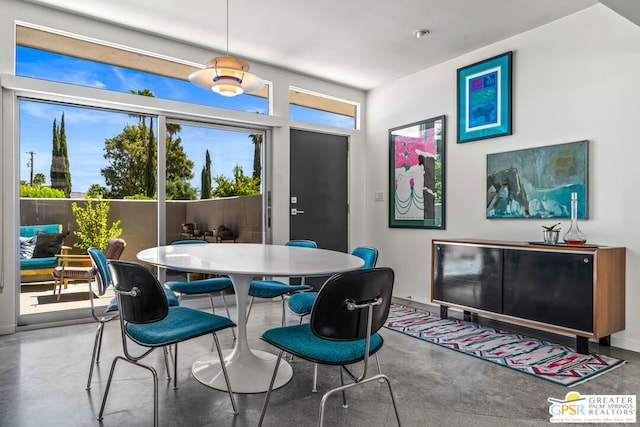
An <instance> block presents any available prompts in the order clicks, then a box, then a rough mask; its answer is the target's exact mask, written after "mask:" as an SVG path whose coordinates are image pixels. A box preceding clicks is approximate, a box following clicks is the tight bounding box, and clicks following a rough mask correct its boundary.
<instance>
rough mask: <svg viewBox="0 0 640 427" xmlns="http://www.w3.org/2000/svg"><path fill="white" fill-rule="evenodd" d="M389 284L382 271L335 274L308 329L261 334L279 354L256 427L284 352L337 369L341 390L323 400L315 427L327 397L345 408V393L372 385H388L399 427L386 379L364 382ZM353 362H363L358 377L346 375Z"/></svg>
mask: <svg viewBox="0 0 640 427" xmlns="http://www.w3.org/2000/svg"><path fill="white" fill-rule="evenodd" d="M393 281H394V273H393V270H392V269H390V268H386V267H385V268H373V269H367V270H356V271H350V272H347V273H338V274H335V275H333V276H332V277H331V278H329V280H327V281H326V282H325V284H324V285H323V286H322V288H321V289H320V292H319V293H318V297H317V300H316V303H315V304H314V306H313V309H312V311H311V321H310V323H303V324H298V325H293V326H286V327H280V328H274V329H270V330H268V331H266V332H265V333H264V334H262V337H261V338H262V339H263V340H264V341H266V342H267V343H269V344H271V345H273V346H274V347H276V348H278V349H280V352H279V354H278V359H277V360H276V364H275V369H274V372H273V376H272V378H271V383H270V385H269V389H268V391H267V395H266V397H265V400H264V404H263V406H262V412H261V413H260V420H259V422H258V426H261V425H262V423H263V421H264V416H265V413H266V411H267V406H268V405H269V398H270V397H271V393H272V391H273V384H274V381H275V379H276V375H277V373H278V368H279V366H280V361H281V359H282V356H283V354H284V353H285V352H287V353H291V354H293V355H295V356H297V357H299V358H300V359H304V360H308V361H311V362H314V363H320V364H323V365H337V366H339V367H340V380H341V384H342V385H341V386H339V387H336V388H333V389H331V390H329V391H327V392H326V393H325V394H324V395H323V396H322V400H321V402H320V415H319V425H320V426H322V425H323V423H324V410H325V405H326V402H327V400H328V398H329V397H331V395H333V394H334V393H337V392H342V402H343V407H345V408H346V407H347V402H346V395H345V390H347V389H349V388H353V387H356V386H360V385H364V384H366V383H369V382H372V381H377V380H382V381H384V382H386V383H387V385H388V387H389V393H390V394H391V401H392V403H393V408H394V410H395V415H396V419H397V420H398V424H400V415H399V413H398V407H397V405H396V400H395V397H394V394H393V390H392V387H391V381H390V380H389V377H387V376H386V375H384V374H377V375H373V376H371V377H367V372H368V367H369V357H370V356H371V355H372V354H375V353H376V352H377V351H378V350H380V348H381V347H382V344H383V339H382V336H380V335H379V334H378V330H380V328H382V326H383V325H384V323H385V321H386V320H387V316H388V315H389V308H390V305H391V296H392V291H393ZM358 362H363V365H362V373H361V374H360V375H355V374H354V373H353V372H352V371H351V370H352V369H353V367H350V366H349V365H352V364H354V363H358ZM344 373H346V374H347V375H348V376H349V378H350V379H351V381H352V382H351V383H349V384H346V385H345V384H344ZM282 388H283V389H284V388H286V386H284V387H282ZM287 410H291V407H290V406H289V407H287Z"/></svg>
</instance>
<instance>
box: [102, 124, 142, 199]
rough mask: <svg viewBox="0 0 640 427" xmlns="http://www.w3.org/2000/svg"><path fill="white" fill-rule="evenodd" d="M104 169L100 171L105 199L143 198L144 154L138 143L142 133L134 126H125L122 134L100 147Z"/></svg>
mask: <svg viewBox="0 0 640 427" xmlns="http://www.w3.org/2000/svg"><path fill="white" fill-rule="evenodd" d="M104 149H105V154H104V158H105V159H107V167H105V168H103V169H102V170H101V174H102V176H104V180H105V184H106V185H107V187H108V188H109V195H108V196H109V197H110V198H112V199H124V198H125V197H127V196H133V195H134V194H146V191H145V190H146V188H145V176H144V174H145V167H144V165H145V163H146V153H147V152H146V150H145V146H144V145H143V141H142V129H141V127H140V126H138V125H126V126H125V128H124V129H123V130H122V132H121V133H120V134H118V135H116V136H114V137H113V138H111V139H106V140H105V143H104Z"/></svg>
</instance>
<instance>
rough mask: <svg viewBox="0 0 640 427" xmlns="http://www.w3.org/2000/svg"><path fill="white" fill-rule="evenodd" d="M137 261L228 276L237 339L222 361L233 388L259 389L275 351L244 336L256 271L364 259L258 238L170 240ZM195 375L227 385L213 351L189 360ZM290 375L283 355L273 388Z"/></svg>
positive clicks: (341, 267) (336, 265)
mask: <svg viewBox="0 0 640 427" xmlns="http://www.w3.org/2000/svg"><path fill="white" fill-rule="evenodd" d="M137 257H138V259H139V260H140V261H143V262H146V263H150V264H154V265H157V266H159V267H165V268H171V269H176V270H182V271H192V272H198V273H205V274H221V275H226V276H228V277H229V278H230V279H231V282H232V283H233V287H234V290H235V295H236V308H237V315H238V318H237V319H232V320H236V324H237V339H236V341H235V344H234V347H233V348H232V349H228V350H224V351H223V355H224V363H225V366H226V368H227V372H228V374H229V380H230V383H231V388H232V390H233V392H234V393H261V392H265V391H267V390H268V388H269V382H270V380H271V376H272V375H273V370H274V368H275V363H276V359H277V357H276V355H275V354H272V353H268V352H265V351H260V350H252V349H251V348H250V347H249V343H248V340H247V301H248V294H249V286H250V285H251V281H252V280H253V279H254V278H255V277H259V278H262V277H264V276H266V277H302V276H305V277H311V276H328V275H332V274H334V273H340V272H345V271H351V270H357V269H359V268H361V267H362V266H363V265H364V261H363V260H362V259H361V258H359V257H357V256H354V255H351V254H347V253H344V252H337V251H331V250H326V249H312V248H302V247H296V246H282V245H263V244H256V243H236V244H221V243H211V244H207V245H169V246H159V247H154V248H149V249H144V250H142V251H140V252H138V254H137ZM192 372H193V376H194V377H195V378H196V379H197V380H198V381H200V382H201V383H203V384H205V385H207V386H209V387H212V388H215V389H217V390H227V385H226V382H225V380H224V376H223V375H222V367H221V361H220V359H219V358H218V355H217V354H216V353H210V354H207V355H205V356H203V357H201V358H199V359H198V360H196V362H195V363H194V364H193V366H192ZM292 376H293V369H292V368H291V365H289V363H287V362H285V361H284V360H282V361H281V363H280V368H279V369H278V376H277V378H276V381H275V383H274V388H277V387H282V386H283V385H285V384H286V383H287V382H289V380H290V379H291V377H292Z"/></svg>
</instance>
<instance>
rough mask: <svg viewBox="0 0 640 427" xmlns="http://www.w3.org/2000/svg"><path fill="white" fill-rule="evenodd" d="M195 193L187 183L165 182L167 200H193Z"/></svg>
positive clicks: (178, 181) (182, 181)
mask: <svg viewBox="0 0 640 427" xmlns="http://www.w3.org/2000/svg"><path fill="white" fill-rule="evenodd" d="M197 193H198V192H197V191H196V189H195V188H193V187H192V186H191V184H189V183H188V182H187V181H184V180H175V181H167V200H195V199H196V198H197V196H198V194H197Z"/></svg>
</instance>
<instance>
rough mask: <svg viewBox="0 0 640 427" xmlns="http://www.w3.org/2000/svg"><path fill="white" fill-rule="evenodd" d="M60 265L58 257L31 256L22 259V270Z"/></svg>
mask: <svg viewBox="0 0 640 427" xmlns="http://www.w3.org/2000/svg"><path fill="white" fill-rule="evenodd" d="M57 265H58V258H56V257H45V258H29V259H26V258H25V259H21V260H20V270H35V269H39V268H54V267H55V266H57Z"/></svg>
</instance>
